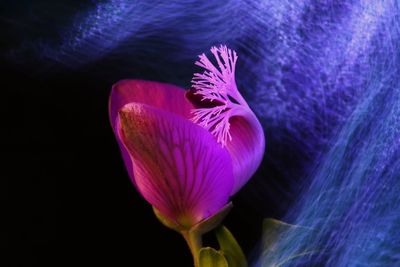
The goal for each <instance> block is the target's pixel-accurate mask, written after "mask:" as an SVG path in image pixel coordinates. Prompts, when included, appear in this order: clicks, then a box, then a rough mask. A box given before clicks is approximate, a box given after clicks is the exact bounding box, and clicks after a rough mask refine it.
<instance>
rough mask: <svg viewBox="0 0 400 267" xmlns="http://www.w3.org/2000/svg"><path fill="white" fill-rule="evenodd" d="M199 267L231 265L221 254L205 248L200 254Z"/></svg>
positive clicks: (227, 266)
mask: <svg viewBox="0 0 400 267" xmlns="http://www.w3.org/2000/svg"><path fill="white" fill-rule="evenodd" d="M199 267H230V265H228V262H227V260H226V259H225V257H224V255H223V254H222V253H221V252H219V251H217V250H215V249H213V248H210V247H205V248H202V249H201V250H200V252H199Z"/></svg>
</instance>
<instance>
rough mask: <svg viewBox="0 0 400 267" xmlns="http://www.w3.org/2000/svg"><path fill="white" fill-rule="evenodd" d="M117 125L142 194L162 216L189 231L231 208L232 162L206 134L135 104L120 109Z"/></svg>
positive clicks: (177, 118)
mask: <svg viewBox="0 0 400 267" xmlns="http://www.w3.org/2000/svg"><path fill="white" fill-rule="evenodd" d="M119 122H120V126H121V127H119V128H120V129H119V138H120V139H121V141H122V142H123V144H124V145H125V147H126V148H127V150H128V151H129V153H130V156H131V159H132V162H133V165H134V170H133V171H134V177H135V178H134V179H135V182H136V185H137V187H138V190H139V191H140V193H141V194H142V195H143V196H144V198H145V199H146V200H147V201H148V202H150V203H151V204H152V205H153V206H154V207H155V208H157V209H158V210H159V211H160V212H161V213H163V214H164V215H165V216H168V217H169V218H170V219H171V220H175V221H176V222H177V223H180V224H181V225H183V226H190V225H194V224H195V223H198V222H199V221H201V220H203V219H205V218H207V217H208V216H210V215H212V214H213V213H215V212H216V211H218V210H219V209H220V208H222V207H223V206H224V205H225V204H226V203H227V201H228V198H229V196H230V193H231V190H232V186H233V180H234V179H233V173H232V163H231V158H230V155H229V153H228V152H227V150H226V149H223V148H221V146H220V145H219V144H217V142H216V141H215V140H214V138H213V136H212V135H211V134H210V133H208V132H207V131H206V130H205V129H203V128H201V127H200V126H198V125H196V124H194V123H192V122H190V121H189V120H187V119H184V118H183V117H181V116H178V115H176V114H173V113H171V112H166V111H162V110H160V109H157V108H154V107H150V106H148V105H142V104H137V103H132V104H128V105H126V106H124V108H122V109H121V110H120V112H119Z"/></svg>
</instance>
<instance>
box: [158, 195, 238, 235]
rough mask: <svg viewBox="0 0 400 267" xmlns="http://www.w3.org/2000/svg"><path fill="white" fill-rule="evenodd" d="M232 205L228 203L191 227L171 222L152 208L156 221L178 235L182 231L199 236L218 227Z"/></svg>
mask: <svg viewBox="0 0 400 267" xmlns="http://www.w3.org/2000/svg"><path fill="white" fill-rule="evenodd" d="M232 207H233V205H232V202H229V203H228V204H226V205H225V206H224V207H222V208H221V209H220V210H219V211H217V212H216V213H215V214H213V215H212V216H210V217H208V218H207V219H204V220H202V221H200V222H199V223H197V224H195V225H192V226H190V227H188V226H184V225H181V224H179V223H177V222H175V221H173V220H170V219H169V218H167V217H166V216H164V215H163V214H162V213H161V212H160V211H159V210H157V209H156V208H155V207H153V211H154V214H155V215H156V217H157V219H158V220H159V221H160V222H161V223H162V224H163V225H164V226H166V227H168V228H170V229H172V230H175V231H177V232H179V233H181V232H183V231H191V232H196V233H198V234H200V235H202V234H205V233H207V232H209V231H211V230H213V229H215V228H216V227H218V226H219V225H220V224H221V222H222V221H223V219H224V218H225V217H226V215H227V214H228V213H229V211H230V210H231V209H232Z"/></svg>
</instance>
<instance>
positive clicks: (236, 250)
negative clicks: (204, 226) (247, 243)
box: [215, 226, 247, 267]
mask: <svg viewBox="0 0 400 267" xmlns="http://www.w3.org/2000/svg"><path fill="white" fill-rule="evenodd" d="M215 233H216V236H217V240H218V243H219V245H220V250H221V252H222V253H223V254H224V255H225V257H226V259H227V261H228V263H229V267H247V261H246V257H245V255H244V253H243V251H242V248H241V247H240V246H239V244H238V242H237V241H236V239H235V237H234V236H233V235H232V233H231V232H230V231H229V230H228V228H226V227H225V226H220V227H218V228H217V229H216V230H215Z"/></svg>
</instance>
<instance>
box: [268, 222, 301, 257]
mask: <svg viewBox="0 0 400 267" xmlns="http://www.w3.org/2000/svg"><path fill="white" fill-rule="evenodd" d="M296 227H298V226H296V225H291V224H287V223H284V222H282V221H279V220H276V219H273V218H267V219H264V221H263V250H264V251H265V252H267V251H268V252H270V251H274V250H275V249H276V248H275V245H276V243H277V241H278V239H279V238H280V237H281V236H282V235H283V234H284V233H287V232H288V231H291V230H293V229H295V228H296Z"/></svg>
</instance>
